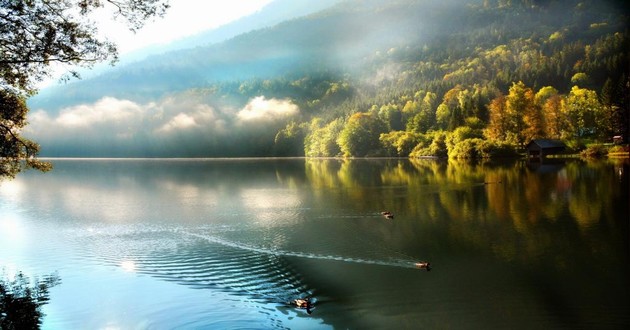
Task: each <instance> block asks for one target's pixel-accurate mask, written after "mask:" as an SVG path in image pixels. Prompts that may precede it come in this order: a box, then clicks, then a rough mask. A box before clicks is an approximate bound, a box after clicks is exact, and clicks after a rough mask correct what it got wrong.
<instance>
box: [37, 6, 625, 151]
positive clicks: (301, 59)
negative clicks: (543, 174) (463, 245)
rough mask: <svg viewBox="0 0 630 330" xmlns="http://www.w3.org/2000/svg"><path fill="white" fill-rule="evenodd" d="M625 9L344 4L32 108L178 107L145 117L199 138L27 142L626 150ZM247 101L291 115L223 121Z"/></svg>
mask: <svg viewBox="0 0 630 330" xmlns="http://www.w3.org/2000/svg"><path fill="white" fill-rule="evenodd" d="M627 7H628V6H627V5H626V4H624V3H623V2H621V1H619V2H616V1H595V0H582V1H578V0H538V1H537V0H484V1H472V0H471V1H455V0H444V1H440V2H439V3H437V2H433V1H412V0H397V1H381V0H348V1H341V2H340V3H338V4H337V5H334V6H332V7H330V8H328V9H326V10H324V11H321V12H318V13H316V14H312V15H309V16H305V17H302V18H298V19H292V20H290V21H286V22H284V23H281V24H278V25H275V26H273V27H269V28H265V29H262V30H256V31H252V32H249V33H246V34H243V35H240V36H237V37H235V38H232V39H230V40H227V41H225V42H223V43H219V44H216V45H212V46H208V47H198V48H194V49H191V50H186V51H178V52H175V53H166V54H163V55H159V56H154V57H151V58H149V59H148V60H145V61H143V62H138V63H135V64H134V65H127V66H125V67H121V68H117V69H114V70H112V71H111V72H109V73H106V74H104V75H102V76H100V77H98V78H97V79H90V80H86V81H80V82H77V83H74V84H70V85H66V86H63V87H60V88H57V89H55V90H53V91H51V92H46V91H44V92H43V93H42V95H41V96H38V97H37V98H35V99H34V100H32V101H31V103H32V107H33V108H35V109H38V108H46V107H48V108H47V110H46V111H47V113H48V114H49V115H50V116H52V115H57V114H59V115H60V116H61V115H63V109H65V108H67V107H68V106H70V105H72V104H79V103H89V102H98V100H99V99H100V98H102V97H105V96H107V97H111V98H116V99H118V100H123V99H124V100H129V101H130V102H132V101H133V102H137V103H143V102H144V103H145V104H148V103H149V102H157V101H156V100H160V101H159V102H158V103H160V102H161V104H164V103H165V102H167V101H168V102H170V103H169V104H177V107H174V108H176V109H177V110H168V109H167V110H165V108H164V107H162V108H160V107H158V108H159V109H158V110H156V111H157V112H159V114H160V115H162V116H165V115H167V114H169V111H171V114H172V115H173V116H174V117H177V116H180V117H179V119H180V120H179V122H180V124H181V123H183V122H184V120H185V119H188V120H189V122H190V125H189V126H188V127H193V126H194V127H195V131H194V133H192V132H187V131H186V132H185V131H180V132H178V133H177V134H174V135H173V134H171V135H169V137H165V136H164V135H162V136H159V137H157V136H153V135H152V134H151V132H150V131H148V130H145V131H142V128H140V126H134V127H127V128H126V129H127V130H133V132H131V133H129V132H128V133H125V134H127V135H125V136H127V137H128V135H129V134H132V135H133V137H132V138H127V139H126V140H125V142H116V141H117V140H116V139H109V140H107V142H103V141H102V140H103V136H101V137H99V138H94V139H93V140H90V139H84V140H82V141H77V140H76V138H71V137H68V138H61V137H56V138H55V137H53V136H46V135H44V134H42V133H41V132H40V133H39V135H38V132H37V125H35V129H34V131H33V132H31V134H32V135H35V138H36V140H37V139H39V140H42V142H43V143H42V144H43V146H44V148H43V150H42V154H43V155H63V156H77V155H82V156H129V155H134V156H195V157H217V156H308V157H335V156H345V157H364V156H403V157H405V156H411V157H421V156H437V157H450V158H482V157H483V158H485V157H497V156H512V155H515V154H517V152H518V151H519V150H520V149H522V147H523V146H524V145H526V144H527V143H528V142H529V141H530V140H531V139H535V138H551V139H561V140H563V141H564V142H565V143H566V144H567V145H568V146H569V147H570V148H571V149H572V150H575V151H579V150H581V149H584V148H585V147H586V146H587V145H589V144H592V143H609V142H611V141H612V137H613V136H622V137H623V139H624V140H625V141H624V142H626V143H627V138H628V133H629V132H628V127H629V121H630V57H629V50H630V31H629V30H628V11H627V9H628V8H627ZM51 95H52V96H51ZM191 100H195V103H194V105H192V101H191ZM254 101H258V102H259V103H260V102H264V101H274V102H275V103H271V102H267V103H266V104H267V106H271V107H276V108H283V109H285V108H286V109H288V110H287V111H286V112H283V114H282V115H278V114H279V113H278V112H267V113H266V115H267V116H268V117H265V118H258V119H261V120H259V122H261V121H264V125H261V124H253V122H249V123H250V124H247V123H245V122H244V121H242V120H241V121H238V120H236V119H234V118H235V116H234V114H235V113H236V112H237V110H235V109H241V108H242V109H243V110H241V111H240V112H238V116H240V117H241V119H242V118H243V116H244V114H247V112H246V110H247V109H248V107H253V105H252V104H254V103H253V102H254ZM189 104H190V105H189ZM201 106H203V107H207V109H211V110H208V111H205V112H202V111H201V110H199V109H200V107H201ZM185 107H189V109H182V108H185ZM195 109H197V110H195ZM160 111H161V112H160ZM202 114H203V116H205V117H204V118H206V121H203V120H201V119H200V118H201V117H202ZM38 115H39V116H43V115H42V114H41V113H39V114H38ZM155 116H156V115H155V114H154V115H153V117H150V116H148V115H145V116H144V117H143V120H145V121H146V122H149V121H151V120H154V119H152V118H154V117H155ZM185 116H188V118H184V117H185ZM209 117H212V120H210V119H208V118H209ZM36 119H37V118H36ZM195 119H196V121H194V120H195ZM191 120H192V121H191ZM200 123H205V124H200ZM210 123H211V124H210ZM145 124H146V123H145ZM193 124H194V125H193ZM156 127H157V126H156ZM172 127H175V126H172ZM168 128H170V127H169V126H167V125H166V124H165V125H164V126H161V127H160V128H159V129H157V128H156V129H155V130H154V131H161V132H166V131H167V129H168ZM112 133H115V132H113V131H112V129H104V133H103V134H112ZM44 141H48V144H46V142H44ZM82 143H83V144H82ZM86 143H90V145H89V146H88V145H86Z"/></svg>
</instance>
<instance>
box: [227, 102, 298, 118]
mask: <svg viewBox="0 0 630 330" xmlns="http://www.w3.org/2000/svg"><path fill="white" fill-rule="evenodd" d="M298 112H299V108H298V106H297V105H295V104H293V103H292V102H291V101H290V100H278V99H273V98H272V99H269V100H267V99H266V98H265V97H264V96H258V97H255V98H253V99H252V100H251V101H249V103H247V105H245V107H244V108H243V109H242V110H241V111H239V112H238V113H237V117H238V119H239V120H240V121H241V122H252V121H259V122H260V121H276V120H278V119H283V118H287V117H290V116H294V115H296V114H297V113H298Z"/></svg>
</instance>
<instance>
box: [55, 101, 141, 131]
mask: <svg viewBox="0 0 630 330" xmlns="http://www.w3.org/2000/svg"><path fill="white" fill-rule="evenodd" d="M149 107H151V105H149ZM144 108H146V106H145V107H142V106H140V105H139V104H136V103H134V102H131V101H128V100H118V99H115V98H113V97H105V98H102V99H100V100H99V101H97V102H96V103H94V104H91V105H88V104H84V105H78V106H75V107H70V108H66V109H64V110H63V111H62V112H61V113H60V114H59V116H58V117H57V118H55V120H54V121H55V123H57V124H59V125H61V126H64V127H87V126H91V125H94V124H98V123H105V122H121V121H127V120H130V119H133V118H135V117H137V116H138V115H139V114H141V113H143V112H144V111H145V109H144Z"/></svg>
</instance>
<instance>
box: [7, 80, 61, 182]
mask: <svg viewBox="0 0 630 330" xmlns="http://www.w3.org/2000/svg"><path fill="white" fill-rule="evenodd" d="M27 112H28V108H27V107H26V101H25V100H24V98H23V97H21V96H19V95H18V94H16V93H14V92H12V91H10V90H8V89H0V179H2V178H7V177H8V178H12V177H14V176H15V175H16V174H17V173H19V172H20V171H21V170H22V169H25V168H34V169H39V170H41V171H48V170H49V169H50V168H51V165H50V163H47V162H42V161H40V160H38V159H36V158H35V156H36V155H37V153H38V152H39V145H37V144H36V143H35V142H33V141H30V140H28V139H25V138H23V137H21V136H20V134H19V132H20V131H21V130H22V128H23V127H24V126H25V125H26V114H27Z"/></svg>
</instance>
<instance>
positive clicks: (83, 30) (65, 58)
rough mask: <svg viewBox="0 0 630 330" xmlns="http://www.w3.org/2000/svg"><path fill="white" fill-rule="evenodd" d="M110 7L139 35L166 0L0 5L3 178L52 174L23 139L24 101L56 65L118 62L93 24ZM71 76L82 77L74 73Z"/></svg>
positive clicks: (33, 0)
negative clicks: (94, 17) (29, 173)
mask: <svg viewBox="0 0 630 330" xmlns="http://www.w3.org/2000/svg"><path fill="white" fill-rule="evenodd" d="M106 7H107V8H111V9H113V13H114V18H115V19H118V18H120V19H123V20H125V21H126V23H127V25H128V27H129V28H130V29H131V30H132V31H135V30H137V29H139V28H141V27H142V25H143V24H144V22H145V21H146V20H148V19H150V18H152V17H157V16H162V15H163V14H164V13H165V10H166V9H167V8H168V0H30V1H13V0H0V93H1V96H0V98H1V99H2V102H1V103H0V107H1V108H0V114H1V119H0V120H1V121H0V136H1V137H2V138H1V140H0V177H12V176H15V175H16V174H17V173H18V172H20V171H21V170H22V169H24V168H37V169H40V170H47V169H49V168H50V165H47V164H44V163H42V162H38V161H37V160H35V157H36V156H37V154H38V153H39V146H38V145H37V144H36V143H34V142H32V141H28V140H26V139H24V138H22V137H21V136H20V131H21V129H22V128H23V127H24V126H25V125H26V113H27V112H28V109H27V107H26V105H25V98H26V97H28V96H32V95H33V94H35V93H36V92H37V88H36V84H37V83H38V82H40V81H42V80H43V79H44V78H46V77H49V76H50V75H51V74H52V71H53V70H52V66H51V65H52V64H62V65H69V66H83V67H91V66H92V65H94V64H95V63H97V62H101V61H105V60H108V59H109V60H111V61H112V63H113V62H115V61H116V60H117V57H118V56H117V49H116V45H114V44H113V43H111V42H109V41H108V40H107V39H103V38H102V37H100V36H99V34H98V30H97V28H96V25H95V24H94V23H93V21H92V20H91V19H90V15H91V14H94V13H95V11H97V10H100V9H103V8H106ZM70 76H78V74H77V73H76V71H73V70H70V71H69V72H68V75H66V78H68V77H70ZM22 161H26V162H25V163H24V164H25V165H22V164H23V163H22Z"/></svg>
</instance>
